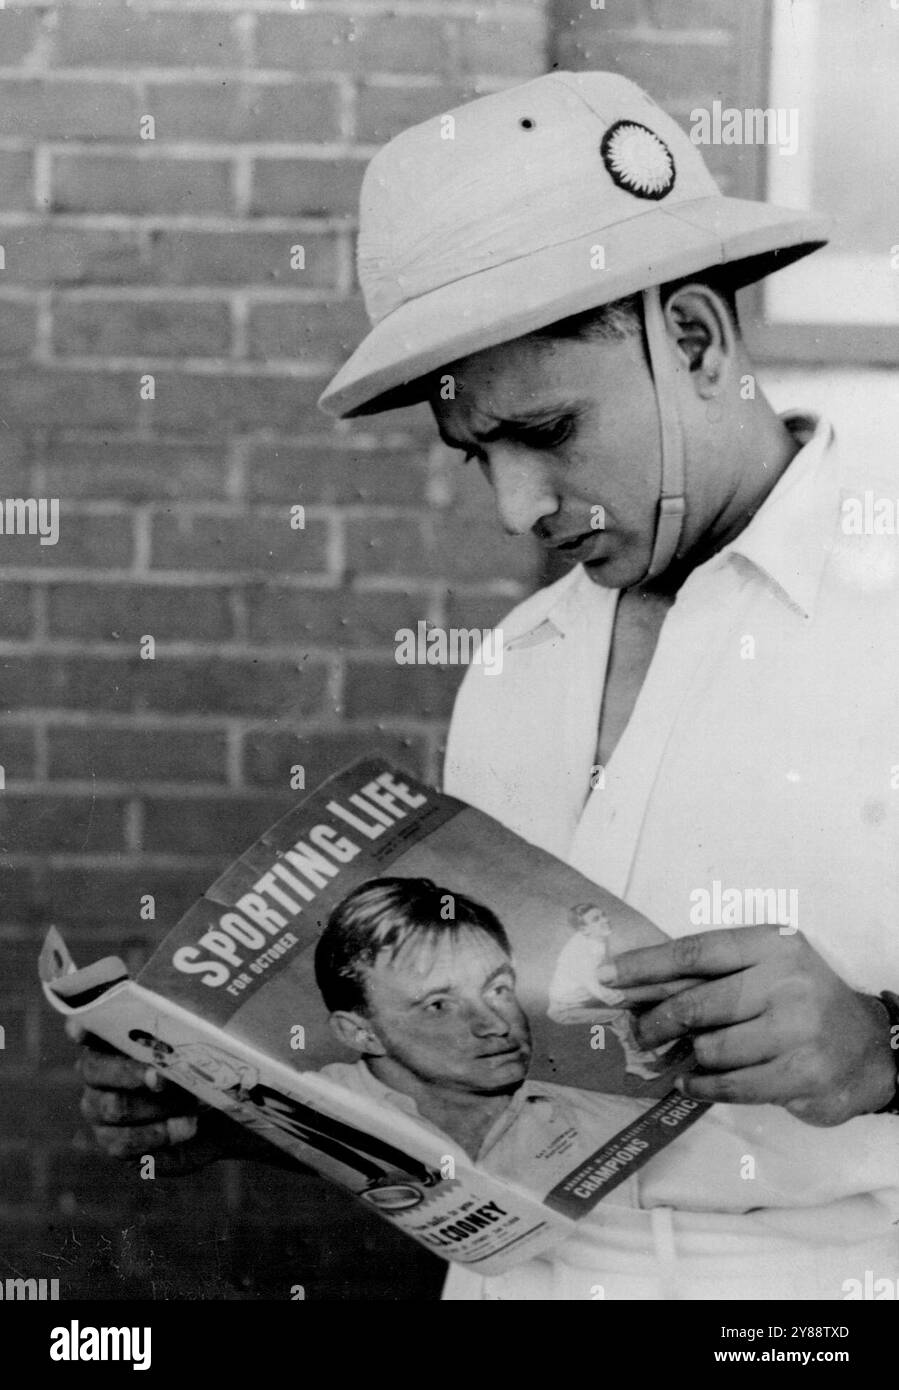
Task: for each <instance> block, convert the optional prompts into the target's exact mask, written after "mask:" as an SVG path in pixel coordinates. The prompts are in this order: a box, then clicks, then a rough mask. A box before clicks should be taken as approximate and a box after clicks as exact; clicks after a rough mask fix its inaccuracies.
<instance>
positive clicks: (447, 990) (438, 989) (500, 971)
mask: <svg viewBox="0 0 899 1390" xmlns="http://www.w3.org/2000/svg"><path fill="white" fill-rule="evenodd" d="M499 975H511V976H512V979H513V980H514V979H515V978H516V976H515V966H514V965H513V964H512V962H511V961H510V960H507V961H504V962H503V964H502V965H498V966H497V967H496V969H495V970H491V972H490V974H489V975H488V976H487V978H486V980H485V981H484V985H483V988H484V989H486V988H487V986H488V985H492V984H493V981H494V980H495V979H496V978H497V977H498V976H499ZM454 989H455V985H454V984H453V982H452V981H451V980H448V981H447V982H446V984H442V985H431V988H430V989H426V990H423V991H422V993H421V994H417V995H416V996H415V998H414V999H413V1000H412V1003H413V1005H415V1004H423V1003H424V1001H425V1000H426V999H430V997H431V995H432V994H452V992H453V990H454Z"/></svg>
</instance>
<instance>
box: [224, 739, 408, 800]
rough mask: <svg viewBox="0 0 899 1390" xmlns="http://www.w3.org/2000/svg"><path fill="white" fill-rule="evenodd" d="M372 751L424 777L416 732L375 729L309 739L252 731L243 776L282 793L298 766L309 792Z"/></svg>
mask: <svg viewBox="0 0 899 1390" xmlns="http://www.w3.org/2000/svg"><path fill="white" fill-rule="evenodd" d="M374 749H377V751H378V752H379V753H383V754H384V755H385V757H388V758H390V759H392V761H393V762H395V763H397V764H398V765H399V766H400V767H402V768H404V769H405V770H407V771H408V772H410V773H412V775H413V776H415V777H423V776H425V769H426V767H427V749H426V747H425V740H424V738H423V737H422V736H421V735H420V734H408V735H404V734H398V733H393V732H391V733H386V732H383V731H382V730H380V729H376V728H371V729H360V730H347V731H340V732H335V733H328V734H322V733H315V734H309V735H303V734H289V733H269V732H266V731H263V730H256V731H253V732H251V733H248V734H247V735H246V736H245V738H244V752H243V770H244V771H243V775H244V778H245V780H246V781H248V782H250V783H259V784H261V785H263V786H278V787H283V788H285V789H286V788H289V786H290V775H291V773H290V770H291V768H292V767H293V766H294V765H295V764H300V765H301V766H302V768H303V770H304V773H305V782H306V787H307V789H309V788H312V787H314V786H316V785H317V784H318V783H319V782H322V781H324V779H325V778H326V777H330V776H331V775H332V774H333V773H335V772H337V771H338V770H339V769H340V768H342V767H346V765H347V764H348V763H351V762H352V761H353V760H354V759H355V758H361V757H364V756H366V755H370V754H371V753H372V751H373V750H374Z"/></svg>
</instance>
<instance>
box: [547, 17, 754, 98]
mask: <svg viewBox="0 0 899 1390" xmlns="http://www.w3.org/2000/svg"><path fill="white" fill-rule="evenodd" d="M559 62H560V65H561V66H563V67H564V66H569V67H572V68H593V67H596V68H604V69H606V70H607V71H610V72H620V73H621V74H622V76H624V77H629V78H630V79H631V81H632V82H636V83H637V84H638V86H640V87H643V88H644V89H645V90H646V91H647V92H648V93H649V94H650V96H652V97H653V98H654V99H655V100H656V101H659V102H660V104H661V105H662V106H664V107H666V108H667V107H669V106H672V105H676V104H677V103H678V102H679V101H682V100H684V99H685V98H689V99H691V100H692V99H694V98H695V100H696V101H697V103H701V104H702V105H708V103H709V102H711V101H712V100H714V98H715V97H716V96H718V97H721V98H723V97H724V96H725V94H726V92H727V90H728V89H730V90H733V88H734V85H735V83H736V79H737V76H738V73H739V62H740V55H739V51H738V50H737V49H736V48H734V47H733V46H731V45H726V44H725V45H722V44H720V43H717V42H711V43H696V42H690V43H681V44H678V45H677V46H676V47H674V48H673V47H672V45H671V43H664V42H659V41H656V40H655V39H650V38H649V37H644V36H643V35H641V36H640V37H639V38H633V37H631V36H630V35H628V34H621V33H604V32H603V31H601V30H599V29H597V30H591V31H589V32H587V33H585V32H584V31H583V30H581V31H574V30H572V31H571V32H570V34H569V35H568V36H567V37H566V36H562V37H561V38H560V41H559Z"/></svg>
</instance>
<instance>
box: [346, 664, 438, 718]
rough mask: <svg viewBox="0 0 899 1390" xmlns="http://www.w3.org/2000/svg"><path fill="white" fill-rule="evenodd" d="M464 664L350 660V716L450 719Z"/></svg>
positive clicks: (347, 710) (348, 676)
mask: <svg viewBox="0 0 899 1390" xmlns="http://www.w3.org/2000/svg"><path fill="white" fill-rule="evenodd" d="M464 674H465V667H464V666H446V667H440V666H398V665H397V664H396V662H395V661H381V662H375V661H362V660H358V661H357V660H353V659H351V660H349V661H348V662H347V672H346V700H345V713H346V717H347V719H362V718H366V717H368V718H373V717H374V716H376V715H382V716H391V717H393V718H402V717H403V716H406V717H413V718H415V719H448V718H449V716H450V714H451V713H452V708H453V700H454V699H455V696H456V691H457V689H458V688H459V683H460V682H461V680H462V677H463V675H464Z"/></svg>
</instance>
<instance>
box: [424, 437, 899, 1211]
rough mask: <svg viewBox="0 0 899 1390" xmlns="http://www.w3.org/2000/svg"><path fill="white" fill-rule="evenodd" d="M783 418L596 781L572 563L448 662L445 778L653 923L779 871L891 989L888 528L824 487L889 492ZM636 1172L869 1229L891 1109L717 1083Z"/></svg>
mask: <svg viewBox="0 0 899 1390" xmlns="http://www.w3.org/2000/svg"><path fill="white" fill-rule="evenodd" d="M784 419H785V420H786V422H787V423H788V424H789V426H790V428H791V429H792V430H793V432H794V433H795V434H796V435H797V437H798V438H799V439H800V442H802V444H803V447H802V448H801V449H800V451H799V452H798V453H797V455H796V456H795V458H794V459H793V461H792V462H791V464H790V465H789V467H788V468H787V469H786V471H785V472H784V474H783V475H782V477H781V478H780V479H779V480H778V482H777V484H776V486H775V487H774V488H773V489H772V491H771V493H770V494H769V496H768V497H767V498H766V499H765V501H764V503H763V505H762V506H761V507H760V508H759V510H758V512H757V513H756V515H755V516H754V517H753V519H752V521H751V522H750V523H749V524H748V525H747V526H746V527H745V529H744V530H743V531H742V532H741V533H740V535H739V536H738V537H737V538H736V539H735V540H734V541H733V542H731V543H730V544H729V545H728V546H726V547H725V548H724V549H723V550H722V551H720V552H719V553H718V554H717V555H715V556H714V557H713V558H712V559H710V560H708V561H707V562H706V563H704V564H703V565H701V566H699V567H697V569H696V570H694V571H693V573H692V574H691V575H690V576H689V578H688V579H687V580H686V582H685V583H684V585H683V586H682V588H681V589H680V591H679V592H678V594H677V597H676V600H675V602H674V604H673V606H672V608H671V609H670V611H669V612H668V614H667V615H666V618H665V621H664V624H663V626H662V629H661V632H660V635H659V639H658V645H657V647H656V651H655V653H654V656H653V659H652V662H651V665H650V667H649V670H648V672H647V675H646V678H645V680H644V683H643V687H642V689H641V691H640V694H639V696H638V699H637V701H636V704H635V706H634V709H633V712H632V714H631V718H630V721H629V723H628V725H627V727H626V729H625V731H624V733H623V735H622V737H621V739H620V741H619V743H618V744H617V746H616V748H615V750H614V752H613V754H612V757H611V758H610V760H609V763H608V766H607V767H606V768H605V769H604V770H603V774H602V775H598V774H596V773H595V772H594V774H593V781H594V782H595V783H596V785H595V786H594V787H593V788H592V789H591V772H592V771H593V759H594V750H595V746H596V735H597V726H598V721H599V712H600V702H601V698H602V692H603V686H604V680H605V672H606V666H607V663H608V657H609V647H610V639H611V635H612V626H613V622H614V617H615V608H616V603H617V597H618V596H617V593H616V592H614V591H612V590H608V589H604V588H602V587H600V586H599V585H596V584H594V583H593V582H592V581H591V580H590V578H589V576H588V574H587V572H586V571H585V570H584V568H583V567H580V566H579V567H578V568H576V569H575V570H573V571H572V572H571V573H570V574H568V575H566V576H565V577H564V578H563V579H561V580H559V581H558V582H557V583H555V584H553V585H551V586H549V587H548V588H546V589H544V590H542V591H540V592H539V593H537V594H535V595H533V596H532V597H531V598H529V599H527V600H526V601H525V602H524V603H522V604H520V605H519V606H518V607H517V608H516V609H515V610H514V611H513V613H512V614H511V615H510V616H509V618H507V619H506V620H505V621H504V622H503V623H502V624H501V630H502V633H503V667H502V671H501V673H499V674H496V673H494V674H492V675H491V676H490V678H489V679H487V678H486V673H485V671H484V669H483V668H481V667H478V666H475V665H472V666H471V667H470V668H469V670H468V672H467V673H466V677H465V680H464V682H463V685H462V688H461V690H460V692H459V696H458V699H457V702H456V708H455V712H454V717H453V722H452V727H451V730H450V736H449V743H448V749H447V757H446V767H445V779H444V781H445V787H446V790H447V791H448V792H450V793H452V794H454V795H456V796H459V797H460V798H462V799H464V800H465V801H468V802H470V803H472V804H473V805H475V806H478V807H479V808H480V809H482V810H483V811H486V812H487V813H488V814H490V815H492V816H494V817H496V819H498V820H500V821H502V822H504V823H505V824H506V825H508V826H510V827H511V828H512V829H513V830H515V831H517V832H518V833H519V834H520V835H522V836H523V837H524V838H525V839H527V840H529V841H531V842H532V843H534V844H537V845H540V846H541V847H543V848H545V849H548V850H550V851H551V852H553V853H555V854H556V855H558V856H559V857H560V858H562V859H564V860H566V861H568V862H569V863H571V864H572V865H574V867H576V868H577V869H579V870H580V871H581V872H582V873H584V874H585V875H587V876H588V877H589V878H591V879H593V880H594V881H595V882H597V883H600V884H602V885H604V886H605V887H606V888H608V889H610V890H611V891H612V892H614V893H617V894H619V895H620V896H621V897H623V898H625V899H626V900H627V901H628V902H629V903H631V904H632V905H633V906H634V907H636V908H638V909H639V910H640V911H641V912H643V913H645V914H646V915H647V916H648V917H649V918H650V919H652V920H653V921H655V922H656V923H657V924H658V925H659V926H660V927H661V928H662V929H663V930H664V931H665V932H667V933H668V934H669V935H670V936H673V937H679V936H685V935H688V934H691V933H694V932H696V931H698V930H702V928H703V926H704V925H709V926H711V927H715V926H717V925H723V926H726V925H736V924H737V923H738V921H739V916H737V917H736V918H734V916H733V915H731V917H730V919H729V920H728V919H727V918H725V920H722V921H721V922H720V923H719V922H715V921H712V922H710V923H709V922H707V921H704V920H703V918H702V910H703V904H704V903H705V902H706V898H704V896H703V894H707V895H708V896H707V901H708V903H709V904H710V905H712V906H714V905H715V904H718V905H719V906H720V904H721V902H722V901H725V900H727V899H725V893H726V890H736V891H735V893H734V894H732V895H730V900H731V901H734V900H739V901H741V902H742V903H744V904H745V910H746V912H747V913H748V912H750V911H753V910H757V909H753V908H751V907H750V903H752V902H756V903H757V902H758V901H760V899H758V898H757V897H756V895H755V893H754V891H753V890H763V891H768V892H769V896H770V890H774V891H775V893H776V890H781V893H782V897H781V903H786V902H789V903H791V904H792V905H793V906H794V907H795V909H796V916H797V921H798V927H799V929H800V930H801V931H802V932H803V933H804V934H805V935H806V937H807V938H808V939H809V941H810V942H811V943H812V945H813V946H814V947H815V948H816V949H817V950H818V951H819V952H820V954H821V955H822V956H823V957H824V958H825V960H827V961H828V963H829V964H830V965H831V966H832V968H833V969H834V970H836V971H837V973H838V974H840V975H841V976H842V977H843V979H845V980H846V981H847V982H848V983H849V984H850V985H851V986H852V987H853V988H855V989H859V990H865V991H869V992H872V993H877V992H879V991H880V990H882V989H893V990H899V852H897V851H899V536H896V535H877V536H854V535H846V534H844V531H843V527H842V524H841V517H842V501H843V499H844V498H845V497H847V496H852V497H863V496H864V493H865V491H866V490H874V492H875V493H877V494H878V495H881V496H885V497H888V498H889V497H892V498H893V499H894V500H895V499H896V497H897V494H899V475H897V476H891V475H890V474H886V475H885V476H884V475H882V474H881V475H880V476H877V475H876V474H875V471H874V470H873V469H872V470H870V471H869V470H868V469H867V468H866V467H865V464H864V462H863V461H856V462H853V463H851V464H850V463H847V461H846V460H845V459H842V460H841V458H840V456H839V454H838V451H837V449H836V446H835V444H834V441H833V432H832V430H831V429H830V427H829V426H828V425H827V424H825V423H824V422H818V423H817V426H815V423H814V422H813V421H810V420H808V419H807V418H805V417H803V416H801V415H799V414H797V413H793V414H791V415H789V416H785V417H784ZM897 506H899V503H897ZM716 883H717V889H716V887H715V885H716ZM772 901H774V899H772ZM779 919H780V914H778V916H777V917H774V918H768V917H764V918H756V920H779ZM743 920H744V921H746V920H748V918H747V917H746V916H744V918H743ZM747 1157H750V1158H752V1160H753V1164H747V1163H746V1162H745V1160H746V1158H747ZM747 1172H753V1173H754V1176H752V1177H747V1176H746V1174H747ZM637 1180H638V1182H639V1185H640V1201H641V1205H642V1206H644V1207H654V1206H667V1207H673V1208H676V1209H682V1210H687V1211H690V1210H693V1211H716V1212H746V1211H750V1210H753V1209H759V1208H763V1209H768V1211H769V1212H771V1215H772V1219H774V1220H775V1221H777V1220H783V1221H784V1222H786V1221H787V1219H788V1218H789V1219H790V1221H791V1229H793V1230H795V1229H796V1228H797V1221H796V1218H797V1212H799V1211H800V1209H805V1210H806V1211H807V1215H808V1218H809V1222H810V1224H811V1223H812V1221H813V1219H814V1221H815V1223H816V1224H817V1223H818V1222H819V1221H820V1218H821V1212H822V1210H823V1211H824V1212H825V1213H826V1215H827V1219H831V1218H833V1219H836V1218H837V1216H838V1214H839V1213H838V1207H839V1206H840V1204H841V1203H844V1202H848V1201H849V1199H851V1198H853V1197H855V1198H856V1200H855V1201H854V1202H852V1203H851V1206H852V1210H853V1212H857V1211H858V1200H857V1198H858V1197H859V1196H861V1197H862V1198H863V1205H865V1206H866V1210H867V1211H868V1215H869V1219H870V1228H871V1229H875V1228H876V1229H886V1228H888V1227H889V1224H890V1223H891V1222H892V1221H894V1220H895V1219H896V1218H897V1217H899V1118H896V1117H893V1116H877V1115H872V1116H863V1117H859V1118H856V1119H854V1120H851V1121H849V1122H848V1123H847V1124H844V1125H841V1126H838V1127H837V1128H834V1129H820V1128H813V1127H811V1126H809V1125H805V1124H803V1123H802V1122H801V1121H799V1120H797V1119H795V1118H793V1117H792V1116H791V1115H789V1114H788V1113H787V1111H785V1110H783V1109H782V1108H780V1107H775V1106H734V1105H718V1106H715V1107H714V1108H713V1109H712V1110H711V1111H710V1112H709V1114H708V1115H706V1116H705V1117H703V1119H702V1120H701V1121H699V1122H698V1123H697V1124H696V1125H694V1126H692V1128H690V1129H689V1130H688V1131H686V1133H684V1134H683V1135H681V1136H680V1137H679V1138H678V1140H677V1141H676V1142H675V1143H674V1144H672V1145H671V1146H670V1147H669V1148H667V1149H666V1150H665V1151H664V1152H662V1153H661V1154H659V1155H657V1156H656V1157H655V1158H653V1159H652V1160H651V1161H650V1162H649V1163H648V1164H647V1165H646V1167H645V1168H644V1169H643V1170H642V1171H641V1173H640V1174H638V1177H637ZM798 1224H799V1226H801V1219H800V1220H799V1223H798Z"/></svg>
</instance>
